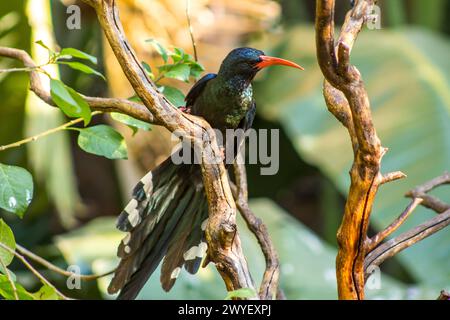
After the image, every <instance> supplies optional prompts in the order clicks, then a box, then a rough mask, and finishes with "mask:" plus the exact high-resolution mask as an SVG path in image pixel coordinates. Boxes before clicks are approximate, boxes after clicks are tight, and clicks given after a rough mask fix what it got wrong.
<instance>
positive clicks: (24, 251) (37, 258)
mask: <svg viewBox="0 0 450 320" xmlns="http://www.w3.org/2000/svg"><path fill="white" fill-rule="evenodd" d="M16 249H17V251H19V252H20V253H21V254H23V255H24V256H27V257H28V258H30V259H32V260H34V261H35V262H37V263H39V264H41V265H43V266H44V267H46V268H47V269H49V270H51V271H54V272H56V273H58V274H61V275H63V276H66V277H72V276H76V277H77V278H79V279H81V280H86V281H90V280H96V279H99V278H103V277H105V276H108V275H110V274H112V273H114V271H115V269H113V270H111V271H108V272H105V273H101V274H76V273H74V272H70V271H67V270H64V269H61V268H60V267H58V266H55V265H54V264H52V263H51V262H49V261H47V260H45V259H44V258H42V257H40V256H38V255H36V254H34V253H33V252H31V251H29V250H28V249H26V248H24V247H22V246H21V245H19V244H16Z"/></svg>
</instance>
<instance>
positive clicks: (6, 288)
mask: <svg viewBox="0 0 450 320" xmlns="http://www.w3.org/2000/svg"><path fill="white" fill-rule="evenodd" d="M14 286H15V287H16V292H17V296H18V298H19V300H34V296H33V294H32V293H29V292H28V291H27V290H26V289H25V288H24V287H23V286H22V285H21V284H20V283H17V282H14ZM0 296H1V297H3V298H5V299H6V300H15V296H14V289H13V287H12V286H11V283H10V282H9V280H8V277H7V276H6V275H3V274H0Z"/></svg>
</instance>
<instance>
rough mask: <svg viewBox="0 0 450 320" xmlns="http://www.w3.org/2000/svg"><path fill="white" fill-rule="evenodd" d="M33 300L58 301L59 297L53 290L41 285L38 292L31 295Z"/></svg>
mask: <svg viewBox="0 0 450 320" xmlns="http://www.w3.org/2000/svg"><path fill="white" fill-rule="evenodd" d="M31 295H32V296H33V298H34V299H35V300H59V296H58V294H57V293H56V291H55V289H53V288H52V287H49V286H47V285H43V286H42V287H41V288H40V289H39V291H37V292H35V293H33V294H31Z"/></svg>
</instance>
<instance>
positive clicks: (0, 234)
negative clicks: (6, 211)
mask: <svg viewBox="0 0 450 320" xmlns="http://www.w3.org/2000/svg"><path fill="white" fill-rule="evenodd" d="M0 243H1V244H3V245H4V246H6V247H8V248H10V249H11V250H16V240H15V239H14V234H13V232H12V230H11V228H10V227H9V226H8V225H7V224H6V223H5V222H4V221H3V220H2V219H0ZM13 259H14V254H12V253H11V252H9V251H8V250H6V249H4V248H2V247H0V260H1V261H2V263H3V265H5V267H7V266H9V264H10V263H11V262H12V261H13ZM3 265H2V264H0V271H1V272H2V273H5V272H6V270H3Z"/></svg>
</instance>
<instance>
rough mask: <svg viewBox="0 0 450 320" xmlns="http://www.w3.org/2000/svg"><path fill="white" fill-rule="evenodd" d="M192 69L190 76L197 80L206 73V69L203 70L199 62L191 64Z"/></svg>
mask: <svg viewBox="0 0 450 320" xmlns="http://www.w3.org/2000/svg"><path fill="white" fill-rule="evenodd" d="M190 67H191V71H190V76H191V77H193V78H195V79H198V78H199V77H200V75H201V74H202V72H203V71H205V68H203V66H202V65H201V64H199V63H197V62H193V63H191V64H190Z"/></svg>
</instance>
